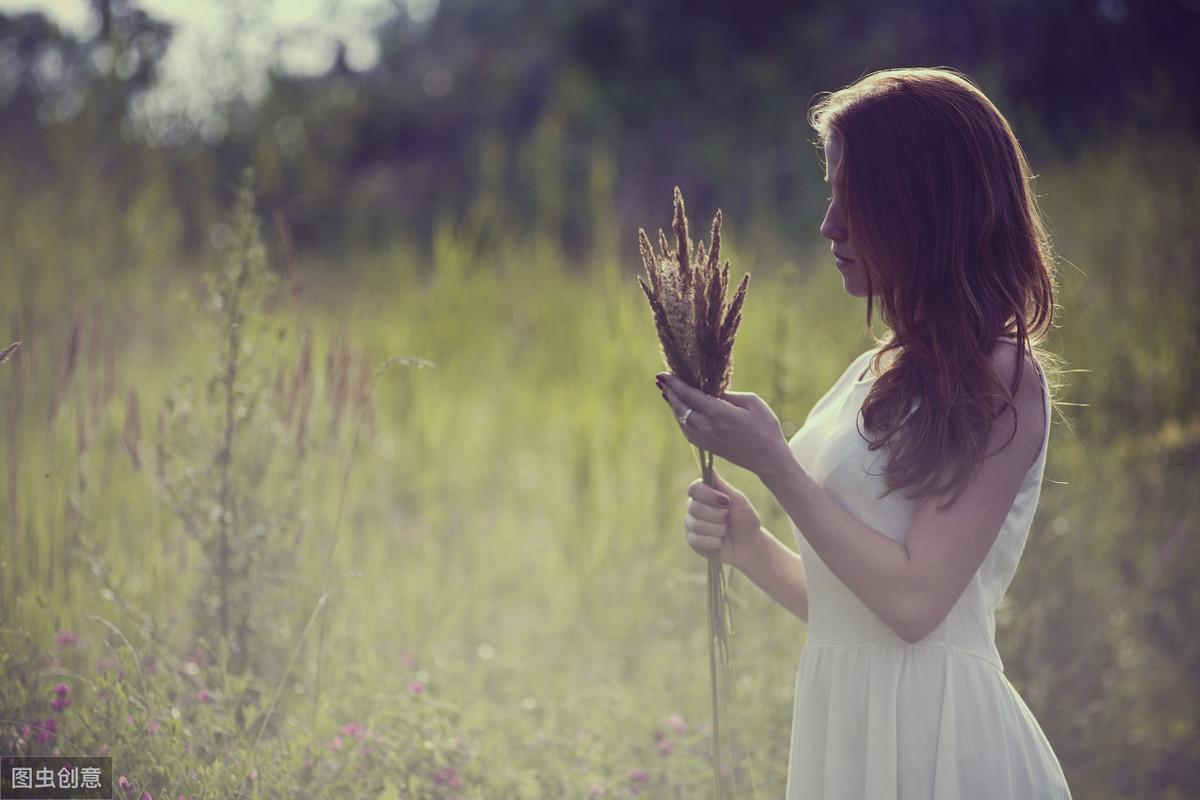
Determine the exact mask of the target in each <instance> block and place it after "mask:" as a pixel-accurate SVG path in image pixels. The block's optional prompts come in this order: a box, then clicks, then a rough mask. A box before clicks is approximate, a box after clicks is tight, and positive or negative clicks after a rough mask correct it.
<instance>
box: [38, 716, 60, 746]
mask: <svg viewBox="0 0 1200 800" xmlns="http://www.w3.org/2000/svg"><path fill="white" fill-rule="evenodd" d="M40 727H41V730H39V731H38V732H37V733H35V734H34V736H33V738H34V739H37V740H38V742H40V743H42V744H45V743H46V742H49V741H51V740H53V739H54V734H55V733H56V732H57V731H58V722H57V721H55V720H54V719H44V720H42V724H41V726H40Z"/></svg>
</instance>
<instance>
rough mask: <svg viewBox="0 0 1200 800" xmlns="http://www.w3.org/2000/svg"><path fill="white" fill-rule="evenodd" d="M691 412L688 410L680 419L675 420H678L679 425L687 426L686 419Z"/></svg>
mask: <svg viewBox="0 0 1200 800" xmlns="http://www.w3.org/2000/svg"><path fill="white" fill-rule="evenodd" d="M693 410H694V409H691V408H689V409H688V410H687V411H684V412H683V414H682V415H681V416H680V417H678V418H677V419H678V420H679V424H680V425H687V422H688V417H690V416H691V415H692V411H693Z"/></svg>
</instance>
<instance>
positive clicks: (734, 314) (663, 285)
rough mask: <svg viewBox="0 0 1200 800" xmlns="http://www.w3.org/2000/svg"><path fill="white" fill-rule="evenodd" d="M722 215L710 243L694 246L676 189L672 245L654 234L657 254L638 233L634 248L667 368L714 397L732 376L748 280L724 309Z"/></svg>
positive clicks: (725, 269) (725, 270) (725, 278)
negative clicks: (639, 258)
mask: <svg viewBox="0 0 1200 800" xmlns="http://www.w3.org/2000/svg"><path fill="white" fill-rule="evenodd" d="M721 222H722V216H721V212H720V211H717V214H716V216H715V217H714V218H713V224H712V233H711V236H710V245H709V246H708V247H707V248H706V247H705V245H704V241H703V240H701V242H700V244H699V246H698V247H696V248H693V247H692V242H691V240H690V239H689V238H688V221H687V214H686V211H685V208H684V204H683V194H682V193H681V192H680V191H679V187H678V186H676V187H675V208H674V215H673V218H672V224H671V230H672V232H673V233H674V234H675V246H674V247H671V246H670V245H669V244H668V243H667V237H666V235H665V234H664V233H663V232H662V229H661V228H660V229H659V231H658V248H659V250H658V252H657V253H656V252H654V250H653V247H652V246H651V244H650V237H649V236H647V235H646V231H645V230H643V229H639V230H638V247H639V250H640V251H641V255H642V263H643V265H644V266H645V269H646V276H647V278H648V281H644V280H642V277H641V276H640V275H639V276H638V284H639V285H640V286H641V287H642V291H643V292H644V293H645V295H646V299H647V300H648V301H649V302H650V310H651V312H652V313H653V315H654V325H655V328H656V329H657V330H658V338H659V343H660V344H661V345H662V353H663V360H664V361H665V362H666V365H667V368H668V369H669V370H670V371H671V373H672V374H674V375H675V376H676V377H678V378H680V379H681V380H682V381H684V382H685V383H687V384H689V385H691V386H695V387H697V388H699V389H700V390H701V391H703V392H706V393H708V394H710V395H713V396H714V397H718V396H720V395H721V394H722V393H724V392H725V390H726V389H727V388H728V387H729V381H730V379H731V378H732V376H733V340H734V336H735V335H736V334H737V329H738V326H739V325H740V324H741V319H742V314H741V311H742V305H743V303H744V301H745V297H746V287H747V285H748V284H749V281H750V275H749V273H747V274H746V275H744V276H742V281H741V283H740V284H739V285H738V288H737V291H736V292H735V293H734V298H733V302H732V303H730V304H728V305H726V302H725V294H726V291H727V290H728V286H729V262H728V261H726V262H725V264H724V266H723V267H720V268H718V265H719V264H720V257H721Z"/></svg>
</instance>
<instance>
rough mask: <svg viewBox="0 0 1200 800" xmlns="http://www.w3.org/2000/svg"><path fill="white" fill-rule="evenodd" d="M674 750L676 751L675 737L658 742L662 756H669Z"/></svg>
mask: <svg viewBox="0 0 1200 800" xmlns="http://www.w3.org/2000/svg"><path fill="white" fill-rule="evenodd" d="M673 752H675V740H674V739H663V740H662V741H661V742H659V743H658V754H659V755H660V756H669V755H671V753H673Z"/></svg>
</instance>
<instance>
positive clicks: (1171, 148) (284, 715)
mask: <svg viewBox="0 0 1200 800" xmlns="http://www.w3.org/2000/svg"><path fill="white" fill-rule="evenodd" d="M1197 163H1200V150H1198V149H1197V148H1196V146H1195V144H1194V143H1190V142H1188V141H1171V140H1166V139H1156V140H1155V143H1154V144H1152V145H1149V146H1147V145H1146V144H1145V143H1141V142H1137V141H1134V140H1127V141H1121V140H1116V141H1114V142H1113V143H1111V144H1108V145H1104V146H1099V145H1098V146H1095V147H1092V148H1090V149H1086V150H1084V151H1082V152H1081V153H1079V154H1078V155H1076V156H1073V157H1072V158H1070V159H1069V160H1068V159H1062V160H1059V161H1056V162H1053V163H1048V164H1045V165H1040V166H1039V168H1038V173H1039V176H1038V179H1037V184H1036V185H1037V191H1038V195H1039V198H1040V201H1041V204H1042V208H1043V211H1044V212H1045V214H1046V217H1047V219H1048V221H1049V224H1050V228H1051V232H1052V235H1053V237H1054V243H1055V246H1056V249H1057V252H1058V254H1059V256H1060V260H1059V263H1058V265H1057V270H1058V274H1057V281H1058V294H1057V308H1056V318H1055V329H1054V332H1053V334H1052V335H1051V336H1050V338H1049V340H1048V342H1047V348H1048V349H1049V350H1050V351H1051V352H1052V353H1054V354H1056V355H1058V356H1059V357H1060V358H1061V359H1062V362H1063V366H1064V367H1065V369H1064V370H1061V371H1058V372H1056V373H1052V378H1054V379H1055V380H1056V381H1057V383H1058V387H1057V397H1056V400H1057V404H1056V407H1055V411H1054V415H1053V427H1052V430H1051V437H1050V452H1049V457H1048V463H1047V467H1046V481H1045V484H1044V485H1043V488H1042V496H1041V505H1040V507H1039V510H1038V512H1037V517H1036V519H1035V522H1034V526H1033V529H1032V531H1031V533H1030V536H1029V541H1028V545H1027V548H1026V550H1025V554H1024V557H1023V560H1022V564H1021V567H1020V569H1019V570H1018V572H1017V576H1016V579H1015V581H1014V583H1013V585H1012V587H1011V589H1010V591H1009V594H1008V597H1007V598H1006V600H1005V603H1004V605H1003V606H1002V607H1001V609H1000V618H999V630H998V633H997V641H998V645H999V648H1000V652H1001V655H1002V657H1003V659H1004V663H1005V670H1006V673H1007V675H1008V677H1009V680H1010V681H1011V682H1012V683H1013V684H1014V686H1016V687H1017V689H1018V690H1019V691H1020V692H1021V695H1022V696H1023V697H1024V698H1025V700H1026V702H1027V703H1028V705H1029V707H1030V708H1031V710H1032V711H1033V712H1034V714H1035V716H1037V718H1038V719H1039V721H1040V722H1041V723H1042V726H1043V728H1044V730H1045V732H1046V734H1047V736H1048V737H1049V739H1050V741H1051V743H1052V744H1053V746H1054V748H1055V750H1056V752H1057V753H1058V755H1059V757H1060V759H1061V761H1062V763H1063V767H1064V770H1065V771H1066V774H1067V778H1068V780H1069V782H1070V784H1071V787H1072V791H1073V793H1074V795H1075V796H1076V797H1079V798H1101V799H1107V798H1113V799H1114V800H1115V798H1151V797H1155V798H1185V797H1194V796H1196V792H1200V772H1198V771H1197V769H1196V765H1197V764H1198V763H1200V732H1198V731H1197V729H1196V726H1197V719H1200V715H1198V714H1197V711H1198V710H1200V708H1198V700H1200V684H1197V682H1196V680H1195V675H1196V672H1197V670H1198V669H1200V645H1197V640H1196V637H1195V633H1194V625H1195V620H1196V619H1197V612H1198V611H1200V588H1198V587H1200V583H1198V582H1197V578H1198V577H1200V573H1198V567H1197V565H1198V564H1200V540H1198V538H1197V535H1196V534H1197V531H1198V530H1200V507H1197V505H1196V497H1197V496H1198V495H1200V491H1198V490H1200V486H1198V485H1197V475H1198V474H1200V473H1198V472H1197V465H1198V464H1197V462H1198V459H1200V403H1198V402H1197V399H1196V398H1197V393H1198V392H1200V385H1198V375H1200V373H1198V371H1197V369H1196V361H1195V359H1196V353H1197V352H1198V348H1200V320H1198V318H1197V307H1198V306H1200V222H1198V219H1200V218H1198V217H1197V215H1196V213H1195V208H1194V205H1195V198H1196V197H1198V196H1200V191H1198V190H1200V172H1198V171H1197V168H1196V165H1197ZM103 181H104V179H103V177H102V176H99V175H84V176H82V177H81V178H80V179H79V180H72V181H55V182H51V183H48V184H46V185H45V186H44V187H43V188H42V189H41V190H40V191H39V192H37V193H35V194H34V195H32V196H30V195H27V194H18V193H17V191H16V189H15V188H14V186H13V185H10V184H0V194H2V196H3V206H4V208H5V209H6V212H5V214H4V215H2V216H0V242H2V243H3V244H2V245H0V246H2V247H3V248H4V251H5V252H4V254H3V257H0V339H2V341H0V348H2V347H3V346H5V345H7V344H8V343H9V342H12V341H17V340H19V341H20V342H21V345H20V347H19V348H17V349H16V350H15V351H14V352H13V353H12V354H11V355H10V356H9V358H8V359H7V360H6V361H5V362H4V363H3V364H0V417H3V420H4V422H3V425H4V434H3V456H2V457H0V534H2V535H0V671H2V674H0V752H4V753H6V754H42V755H48V754H51V753H53V752H61V753H63V754H85V755H109V756H111V757H112V759H113V778H114V781H115V780H117V779H118V778H119V777H120V778H123V779H124V781H125V783H123V784H122V785H121V786H119V787H118V788H117V790H116V792H117V793H116V795H115V796H117V797H122V798H124V797H130V798H142V797H144V795H145V794H149V796H150V797H152V798H171V799H172V800H174V798H176V797H178V796H183V797H185V798H186V797H192V798H232V797H246V798H276V797H278V798H285V797H286V798H335V797H336V798H346V797H356V798H370V800H375V799H376V798H378V799H379V800H399V798H454V797H460V798H525V799H530V800H531V799H532V798H587V797H597V796H604V797H628V796H641V797H645V798H696V797H704V796H707V795H708V793H709V791H710V789H711V782H712V772H711V763H710V757H709V753H710V747H711V739H710V732H709V728H708V727H707V723H708V722H709V718H710V708H709V702H710V700H709V674H708V645H707V642H706V618H705V575H706V565H705V561H704V559H702V558H700V557H699V556H697V555H696V554H695V553H694V552H692V551H691V549H690V548H689V547H688V546H687V544H686V543H685V541H684V537H683V524H682V522H683V516H684V506H685V500H686V495H685V491H686V487H687V486H688V484H689V483H690V482H691V481H693V480H695V479H696V478H697V477H698V476H699V463H698V460H697V458H696V454H695V451H694V449H692V448H691V447H690V445H688V443H687V441H686V440H685V439H684V438H683V437H682V436H681V435H680V434H679V432H678V429H677V426H676V425H675V423H674V422H673V420H672V418H671V416H670V411H669V409H668V408H666V406H665V405H664V404H663V402H662V400H661V398H660V397H659V393H658V390H657V389H656V388H655V386H654V384H653V378H654V374H655V373H656V372H657V371H660V370H661V369H662V363H661V356H660V354H659V351H658V343H657V339H656V337H655V333H654V327H653V323H652V320H651V317H650V313H649V310H648V308H647V307H646V303H645V299H644V297H643V296H642V294H641V292H640V291H639V289H638V286H637V284H636V277H635V276H636V275H637V273H638V270H639V269H640V261H639V260H638V258H637V250H636V229H631V230H624V229H619V228H618V227H617V226H616V223H615V222H614V217H613V216H612V214H611V206H612V203H613V202H615V201H614V200H613V199H612V198H611V197H605V196H599V197H598V198H596V200H595V202H594V204H593V208H594V214H595V217H594V218H593V219H591V220H589V228H590V229H592V230H596V231H604V232H606V236H603V237H598V238H597V242H598V244H597V245H596V246H594V247H592V248H591V250H590V251H589V252H586V253H584V254H583V255H575V254H570V253H568V252H567V250H565V249H564V248H563V247H562V245H561V243H560V242H559V241H558V240H556V239H555V238H554V237H552V236H549V235H545V234H542V233H538V232H537V231H536V230H535V232H534V233H533V234H532V235H519V234H517V233H513V232H509V231H507V230H506V228H505V227H504V226H503V225H502V224H495V223H494V220H493V221H491V222H489V220H492V217H490V216H489V214H491V213H493V212H495V210H496V209H495V205H494V201H495V198H492V201H491V202H492V203H493V205H488V206H486V207H485V204H484V203H483V201H482V200H481V202H480V205H479V207H478V208H477V209H476V210H475V211H473V212H471V213H468V214H466V215H464V216H461V217H455V216H450V215H445V216H443V218H442V219H441V221H440V222H439V223H438V226H437V230H436V232H435V233H434V235H433V237H432V244H431V246H430V247H428V248H422V247H418V246H417V245H416V244H415V243H411V242H407V241H404V240H398V241H395V242H393V243H392V244H390V245H387V246H377V247H365V246H364V247H359V248H353V247H350V248H348V249H346V250H345V251H344V252H340V253H338V254H335V255H330V254H327V253H326V254H320V255H318V254H309V253H306V252H303V251H301V252H298V253H295V254H294V255H289V253H288V252H287V250H286V248H281V247H280V246H279V245H278V241H277V239H276V237H275V233H274V229H273V227H272V222H271V219H270V216H269V215H268V214H267V213H265V212H264V211H263V210H262V209H255V208H253V206H249V207H246V208H243V209H242V210H241V213H239V209H238V206H237V204H236V203H235V202H234V198H233V193H232V191H231V192H230V203H229V207H228V209H227V211H226V213H225V216H224V218H225V220H226V223H225V225H224V226H223V227H220V228H218V229H216V232H215V233H214V234H213V235H211V236H210V237H209V239H210V241H209V243H208V244H207V245H206V247H205V249H204V251H203V252H202V253H201V254H200V255H198V256H197V255H188V254H186V252H185V250H184V249H183V248H182V247H180V245H179V235H178V230H179V227H180V221H179V220H180V217H179V215H180V214H181V213H183V212H182V211H179V210H175V209H173V208H171V207H170V206H169V205H166V204H164V201H163V197H164V195H163V193H162V187H161V185H156V184H155V183H154V182H153V181H148V182H147V184H146V187H145V189H144V191H143V192H142V193H141V194H140V195H139V196H138V200H137V202H134V203H131V204H126V205H121V206H119V207H118V206H114V205H113V204H111V203H108V202H106V199H105V198H106V195H105V187H104V182H103ZM680 183H681V185H682V187H683V189H684V194H685V197H686V196H687V185H686V180H685V179H684V178H682V177H681V179H680ZM662 201H663V202H662V206H661V214H660V215H659V217H658V218H657V219H646V220H644V221H643V223H642V224H643V225H644V226H645V227H646V228H647V229H648V230H651V231H653V229H655V228H657V227H659V226H661V227H663V228H667V227H668V223H669V221H670V219H669V215H670V197H669V196H664V197H663V198H662ZM489 209H490V211H489ZM606 209H607V210H606ZM715 210H716V209H715V208H700V207H689V214H690V216H691V220H692V226H693V230H702V231H705V232H707V227H708V221H710V220H711V219H712V214H713V213H714V212H715ZM819 222H820V220H819V218H818V217H814V218H812V219H803V220H795V221H794V223H793V224H789V225H788V226H787V227H786V229H774V230H773V231H772V230H764V226H761V225H756V224H755V222H754V220H750V219H737V218H732V217H729V216H727V217H726V219H725V228H724V231H723V233H724V247H725V255H726V257H727V258H728V259H729V260H730V261H731V263H732V275H733V276H736V277H740V276H741V274H742V273H743V272H750V273H751V274H752V278H751V282H750V288H749V295H748V297H747V301H746V306H745V311H744V321H743V323H742V327H741V331H740V333H739V337H738V341H737V345H736V348H735V351H734V378H733V388H734V389H737V390H741V391H754V392H757V393H758V394H760V395H761V396H762V397H763V398H764V399H766V400H767V402H768V403H770V404H771V406H772V408H774V409H775V411H776V412H777V413H778V415H779V417H780V419H781V420H782V422H783V425H784V429H785V433H786V434H788V435H790V434H791V433H793V432H794V431H795V430H796V428H797V426H798V425H799V424H800V423H801V422H802V421H803V419H804V417H805V415H806V414H807V412H808V409H809V408H810V407H811V405H812V404H813V403H814V402H815V401H816V400H817V399H818V398H819V397H820V396H821V395H822V394H823V393H824V391H825V390H826V389H827V388H828V387H829V385H830V384H831V382H832V381H833V380H834V379H835V378H836V377H837V375H839V374H840V373H841V371H842V370H843V369H844V368H845V366H846V364H847V363H848V362H849V361H850V360H851V359H852V358H853V357H854V356H856V355H858V354H859V353H861V352H862V351H863V350H865V349H867V348H868V347H870V346H871V341H870V338H869V336H868V334H867V331H866V327H865V301H863V300H861V299H858V298H854V297H850V296H849V295H847V294H846V293H845V292H844V291H843V289H842V286H841V279H840V277H839V276H838V274H837V271H836V270H835V269H834V266H833V264H832V261H831V259H830V257H829V253H828V249H827V244H828V243H827V242H826V243H823V242H822V240H820V239H819V237H818V236H817V226H818V224H819ZM549 229H550V228H549V227H547V230H549ZM781 254H783V255H781ZM875 324H876V330H877V332H882V331H883V327H882V325H881V323H880V322H879V321H878V319H876V322H875ZM717 469H718V471H719V472H720V473H721V474H722V475H723V476H724V477H726V478H727V479H729V480H731V481H732V482H733V483H734V484H735V485H736V486H738V487H739V488H741V489H743V490H744V491H746V492H747V493H748V494H749V495H750V497H751V498H752V500H753V501H754V502H755V505H756V507H757V508H758V509H759V510H760V511H761V512H762V513H763V514H764V518H765V522H766V525H767V527H768V528H769V529H770V530H772V531H773V532H774V533H775V534H776V535H777V536H779V538H780V539H782V540H783V541H785V542H789V543H790V542H791V532H790V527H789V524H788V520H787V519H786V517H785V516H784V515H783V512H782V510H781V509H780V508H779V507H778V506H777V505H775V504H774V503H773V501H771V499H770V497H769V495H768V494H767V493H766V492H765V490H764V489H763V488H762V486H761V485H759V484H758V483H757V481H756V480H755V479H754V478H753V477H752V476H750V475H749V474H748V473H746V472H744V471H742V470H740V469H738V468H736V467H734V466H732V465H728V464H723V463H721V462H718V465H717ZM731 596H732V603H733V620H734V635H733V642H732V647H733V657H734V674H733V679H732V682H731V686H730V690H731V696H728V697H726V698H725V706H724V709H725V711H726V716H725V717H723V719H722V725H721V730H722V738H723V740H724V741H723V747H724V748H725V751H726V752H727V753H728V754H729V760H730V761H731V762H732V763H733V769H732V774H731V775H730V776H729V777H730V780H731V783H736V786H737V796H738V797H761V798H772V797H779V796H781V795H782V792H783V788H784V782H785V779H786V770H787V758H788V745H789V735H790V725H791V718H792V697H793V690H794V679H795V670H796V665H797V660H798V658H799V656H800V653H801V650H802V648H803V646H804V641H805V625H804V623H803V622H801V621H800V620H799V619H797V618H794V617H792V616H791V615H790V614H788V613H787V612H786V611H784V610H783V609H781V608H779V607H776V606H774V605H773V604H772V602H771V601H770V600H769V598H767V597H766V596H765V595H763V594H762V593H760V592H759V591H758V590H757V588H756V587H754V586H753V585H752V584H750V583H749V582H748V581H747V580H745V579H744V578H743V577H742V576H741V575H736V574H735V575H734V576H733V577H732V579H731ZM59 684H65V686H66V689H65V690H64V689H63V688H62V687H59ZM56 687H58V690H57V692H56ZM66 701H69V702H66ZM52 702H53V703H54V705H53V706H52ZM48 720H49V721H52V724H47V721H48Z"/></svg>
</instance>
